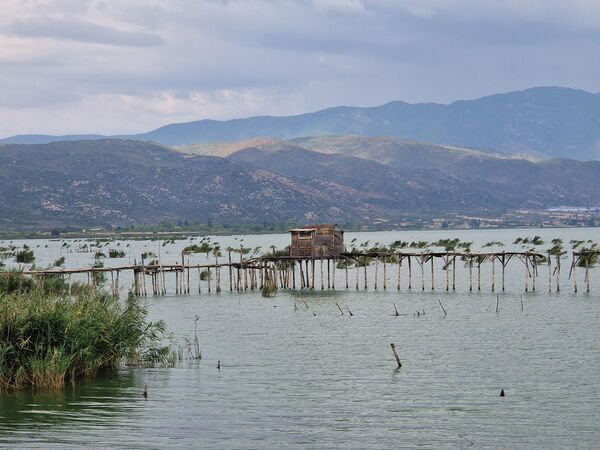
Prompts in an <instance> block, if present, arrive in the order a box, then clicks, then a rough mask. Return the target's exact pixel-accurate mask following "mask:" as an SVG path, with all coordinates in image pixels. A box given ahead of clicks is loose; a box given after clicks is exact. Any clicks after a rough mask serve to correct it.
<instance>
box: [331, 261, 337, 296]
mask: <svg viewBox="0 0 600 450" xmlns="http://www.w3.org/2000/svg"><path fill="white" fill-rule="evenodd" d="M335 269H336V261H335V256H334V257H333V264H332V268H331V288H332V289H333V290H334V291H335Z"/></svg>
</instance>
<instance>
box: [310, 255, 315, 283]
mask: <svg viewBox="0 0 600 450" xmlns="http://www.w3.org/2000/svg"><path fill="white" fill-rule="evenodd" d="M311 284H312V286H311V289H312V290H313V291H314V290H315V258H314V257H313V259H312V283H311Z"/></svg>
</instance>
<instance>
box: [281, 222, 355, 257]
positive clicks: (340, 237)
mask: <svg viewBox="0 0 600 450" xmlns="http://www.w3.org/2000/svg"><path fill="white" fill-rule="evenodd" d="M290 233H291V235H292V243H291V245H290V256H292V257H294V258H334V257H339V256H340V255H341V254H342V253H343V252H344V251H345V247H344V230H342V229H341V228H340V227H339V226H337V225H331V224H325V225H308V226H305V227H302V228H294V229H293V230H290Z"/></svg>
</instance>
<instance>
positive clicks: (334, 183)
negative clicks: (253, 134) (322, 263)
mask: <svg viewBox="0 0 600 450" xmlns="http://www.w3.org/2000/svg"><path fill="white" fill-rule="evenodd" d="M315 139H317V142H321V143H323V142H324V141H323V139H324V138H323V137H319V138H315ZM331 139H332V140H331V141H330V142H329V144H328V145H329V146H330V147H331V148H330V149H329V151H330V153H322V152H316V151H313V150H310V149H308V148H304V147H302V146H300V145H298V144H297V143H288V142H287V141H281V140H275V139H274V140H271V141H269V140H268V139H266V140H265V139H263V140H254V141H246V142H242V143H238V144H237V146H236V145H233V144H230V147H229V148H228V149H227V152H226V154H223V155H222V156H207V155H197V154H196V155H195V154H190V153H184V152H182V151H181V150H173V149H171V148H169V147H166V146H163V145H159V144H154V143H149V142H145V141H133V140H116V139H107V140H88V141H65V142H55V143H49V144H33V145H26V144H5V145H2V146H0V228H3V229H40V228H43V229H51V228H54V227H66V226H69V227H73V226H78V227H92V226H94V227H98V226H99V227H106V228H109V227H116V226H121V227H129V226H132V225H134V226H155V225H157V224H160V223H177V222H179V221H184V222H189V223H208V222H209V221H210V222H213V223H219V224H231V225H237V224H247V225H254V224H264V223H289V222H290V221H291V222H294V223H308V222H310V223H313V222H338V223H341V224H359V225H362V224H373V222H374V221H375V220H378V221H386V222H389V223H392V224H393V223H396V224H399V223H401V222H403V221H404V220H405V219H406V218H412V219H415V220H417V221H420V220H431V218H435V217H448V216H449V215H450V216H451V215H457V214H458V215H460V214H463V215H464V214H471V215H474V216H476V217H498V216H499V215H500V214H502V213H503V212H504V211H509V210H517V209H520V208H533V209H538V210H541V209H544V208H548V207H552V206H560V205H571V206H595V205H597V199H598V198H600V184H598V183H597V180H598V179H600V162H599V161H592V162H581V161H575V160H568V159H563V160H560V159H550V160H543V161H538V162H532V161H528V160H524V159H516V158H507V157H505V156H504V155H494V154H489V153H480V152H477V151H475V152H470V151H463V152H460V151H459V152H457V151H452V149H451V148H444V147H440V146H432V148H430V146H429V145H427V144H423V145H422V146H416V145H414V144H413V145H412V146H406V147H402V143H403V141H402V140H390V138H385V139H384V138H364V137H355V138H354V140H357V141H358V142H355V141H353V140H352V139H350V138H346V139H344V140H342V141H341V142H340V141H339V140H336V139H333V138H331ZM364 140H366V141H364ZM307 142H308V141H307ZM309 143H310V142H309ZM257 144H258V145H257ZM396 144H398V145H400V151H398V149H397V147H396V146H395V145H396ZM311 145H316V144H315V142H312V144H311ZM336 146H337V147H336ZM344 146H345V147H344ZM356 146H359V147H360V146H365V147H366V148H367V150H365V153H364V154H362V155H361V156H362V157H358V156H354V155H352V154H351V153H352V152H351V151H347V149H348V148H349V149H350V150H352V149H353V148H355V147H356ZM336 148H337V151H335V152H334V151H333V150H336ZM369 149H370V150H369ZM444 149H445V150H444ZM234 150H235V151H234ZM352 151H354V150H352ZM369 151H370V152H371V153H369ZM440 152H445V153H440ZM396 153H397V154H396ZM395 154H396V157H395V158H391V157H389V156H390V155H392V156H394V155H395ZM432 155H433V156H432ZM378 158H379V159H382V160H384V162H381V161H378V160H377V159H378ZM423 218H428V219H423ZM412 219H411V220H412Z"/></svg>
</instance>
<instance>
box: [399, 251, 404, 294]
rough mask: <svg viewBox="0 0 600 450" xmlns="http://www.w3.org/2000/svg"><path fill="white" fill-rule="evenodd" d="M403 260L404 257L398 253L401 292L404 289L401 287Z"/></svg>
mask: <svg viewBox="0 0 600 450" xmlns="http://www.w3.org/2000/svg"><path fill="white" fill-rule="evenodd" d="M402 259H404V258H403V257H402V255H401V254H400V253H398V290H400V289H401V288H402V285H401V281H402Z"/></svg>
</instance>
